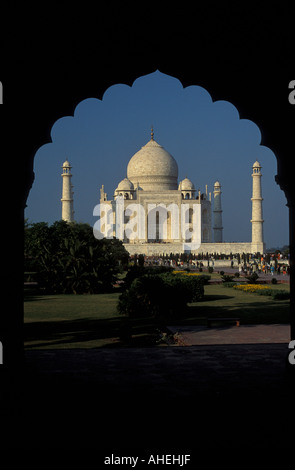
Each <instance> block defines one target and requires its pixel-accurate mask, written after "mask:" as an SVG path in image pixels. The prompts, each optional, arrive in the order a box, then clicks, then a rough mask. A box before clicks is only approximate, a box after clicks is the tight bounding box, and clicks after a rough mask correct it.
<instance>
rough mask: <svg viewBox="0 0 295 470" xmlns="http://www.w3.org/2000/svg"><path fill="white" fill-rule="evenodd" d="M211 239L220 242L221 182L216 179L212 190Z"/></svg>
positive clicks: (221, 228)
mask: <svg viewBox="0 0 295 470" xmlns="http://www.w3.org/2000/svg"><path fill="white" fill-rule="evenodd" d="M213 197H214V199H213V241H214V242H215V243H222V241H223V240H222V230H223V227H222V209H221V184H220V183H219V182H218V181H216V183H215V184H214V191H213Z"/></svg>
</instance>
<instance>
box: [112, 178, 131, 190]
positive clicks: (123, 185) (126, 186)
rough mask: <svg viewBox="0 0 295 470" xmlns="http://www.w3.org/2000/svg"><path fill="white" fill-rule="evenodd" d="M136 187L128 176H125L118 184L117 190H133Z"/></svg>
mask: <svg viewBox="0 0 295 470" xmlns="http://www.w3.org/2000/svg"><path fill="white" fill-rule="evenodd" d="M133 189H134V185H133V183H131V181H130V180H129V179H128V178H124V179H123V180H122V181H120V183H119V184H118V187H117V189H116V191H132V190H133Z"/></svg>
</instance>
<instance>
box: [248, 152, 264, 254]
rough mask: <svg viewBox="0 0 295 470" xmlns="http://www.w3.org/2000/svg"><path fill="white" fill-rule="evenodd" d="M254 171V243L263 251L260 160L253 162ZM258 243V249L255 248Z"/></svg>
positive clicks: (252, 221)
mask: <svg viewBox="0 0 295 470" xmlns="http://www.w3.org/2000/svg"><path fill="white" fill-rule="evenodd" d="M252 168H253V172H252V198H251V201H252V219H251V223H252V244H253V249H254V251H261V248H259V245H261V247H262V246H263V218H262V201H263V198H262V195H261V176H262V174H261V168H262V167H261V165H260V163H259V162H258V161H256V162H255V163H254V164H253V167H252ZM255 245H256V247H257V248H256V249H255Z"/></svg>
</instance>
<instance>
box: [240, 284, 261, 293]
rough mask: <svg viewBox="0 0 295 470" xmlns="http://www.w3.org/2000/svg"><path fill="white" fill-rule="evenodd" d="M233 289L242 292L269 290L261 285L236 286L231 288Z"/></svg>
mask: <svg viewBox="0 0 295 470" xmlns="http://www.w3.org/2000/svg"><path fill="white" fill-rule="evenodd" d="M233 288H234V289H238V290H242V291H243V292H258V291H261V290H263V289H269V287H268V286H265V285H261V284H238V285H235V286H233Z"/></svg>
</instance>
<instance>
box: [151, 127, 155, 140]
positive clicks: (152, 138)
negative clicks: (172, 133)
mask: <svg viewBox="0 0 295 470" xmlns="http://www.w3.org/2000/svg"><path fill="white" fill-rule="evenodd" d="M151 140H154V128H153V126H152V127H151Z"/></svg>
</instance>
